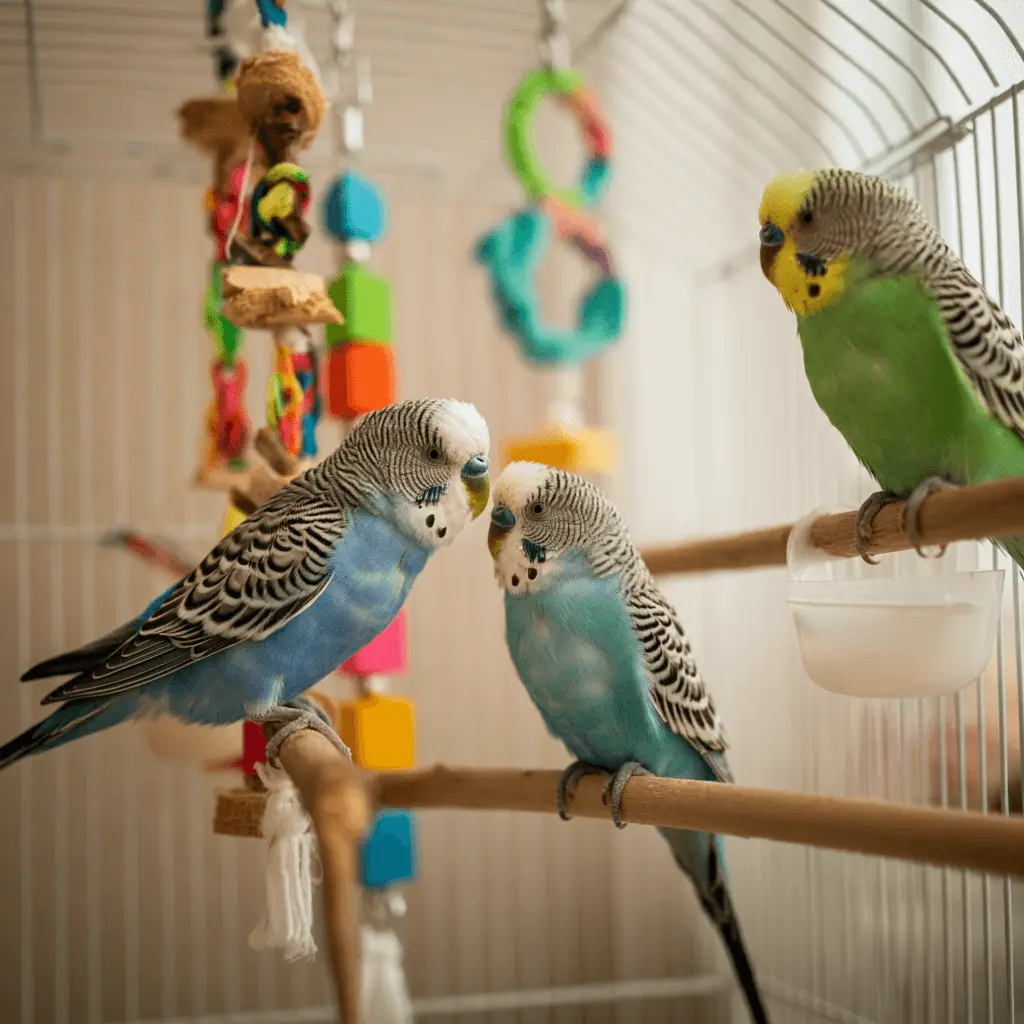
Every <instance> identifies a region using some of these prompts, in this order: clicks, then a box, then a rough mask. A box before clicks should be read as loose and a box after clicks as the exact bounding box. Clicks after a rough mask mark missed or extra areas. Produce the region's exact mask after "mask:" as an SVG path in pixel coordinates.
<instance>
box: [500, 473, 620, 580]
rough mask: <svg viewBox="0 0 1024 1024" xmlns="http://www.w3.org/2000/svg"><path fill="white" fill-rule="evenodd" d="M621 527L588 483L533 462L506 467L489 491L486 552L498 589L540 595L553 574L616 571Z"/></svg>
mask: <svg viewBox="0 0 1024 1024" xmlns="http://www.w3.org/2000/svg"><path fill="white" fill-rule="evenodd" d="M623 537H625V527H624V526H623V524H622V521H621V519H620V518H619V515H618V513H617V512H616V511H615V509H614V507H613V506H612V504H611V502H610V501H609V500H608V499H607V498H606V497H605V495H604V494H603V493H602V492H601V491H600V490H598V488H596V487H595V486H594V485H593V484H591V483H590V482H589V481H587V480H584V479H583V477H581V476H576V475H575V474H573V473H566V472H565V471H564V470H561V469H554V468H553V467H551V466H545V465H542V464H541V463H538V462H511V463H509V465H508V466H506V467H505V469H504V470H503V471H502V473H501V476H500V477H498V481H497V483H496V484H495V486H494V505H493V507H492V508H491V524H490V528H489V530H488V532H487V548H488V550H489V551H490V553H491V558H492V559H493V560H494V574H495V577H496V578H497V580H498V583H499V585H500V586H501V587H503V588H504V589H505V590H506V591H508V592H509V593H510V594H528V593H532V592H534V591H537V590H540V589H543V588H544V587H546V586H548V585H549V584H550V581H551V580H552V579H553V578H554V577H556V576H558V575H559V574H562V573H565V572H567V571H570V570H573V569H579V568H582V569H585V570H586V569H589V570H590V571H592V572H593V573H594V574H595V575H607V574H609V573H610V572H614V571H617V570H618V569H619V568H620V566H619V564H618V562H617V560H615V559H609V558H608V557H607V553H608V552H609V551H612V550H615V549H618V548H619V547H621V541H622V538H623Z"/></svg>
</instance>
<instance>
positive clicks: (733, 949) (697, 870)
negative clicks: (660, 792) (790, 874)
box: [658, 828, 770, 1024]
mask: <svg viewBox="0 0 1024 1024" xmlns="http://www.w3.org/2000/svg"><path fill="white" fill-rule="evenodd" d="M658 831H659V832H660V833H661V834H662V836H664V838H665V840H666V841H667V842H668V845H669V846H670V847H671V848H672V856H673V857H674V858H675V861H676V864H678V865H679V867H680V868H681V869H682V870H683V871H684V872H685V873H686V874H687V875H689V877H690V880H691V881H692V882H693V884H694V888H695V889H696V890H697V896H698V898H699V899H700V904H701V906H702V907H703V908H704V912H705V913H706V914H707V915H708V917H709V918H711V921H712V922H713V923H714V925H715V927H716V928H717V929H718V933H719V934H720V935H721V937H722V941H723V942H724V943H725V948H726V951H727V952H728V954H729V959H730V960H731V961H732V966H733V970H734V971H735V973H736V979H737V980H738V981H739V983H740V988H741V989H743V995H744V998H745V999H746V1001H747V1007H748V1008H749V1010H750V1019H751V1020H752V1021H753V1022H754V1024H770V1022H769V1019H768V1011H767V1010H765V1008H764V1000H763V999H762V997H761V991H760V989H759V988H758V985H757V978H756V977H755V976H754V968H753V966H752V964H751V962H750V956H749V954H748V953H747V947H746V943H744V941H743V934H742V932H741V931H740V922H739V918H738V917H737V916H736V911H735V909H734V908H733V905H732V897H731V896H730V895H729V886H728V883H727V882H726V878H725V863H724V860H723V858H722V850H721V846H720V840H719V838H718V836H712V835H709V834H708V833H706V832H687V831H683V830H681V829H670V828H659V829H658Z"/></svg>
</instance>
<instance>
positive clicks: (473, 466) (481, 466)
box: [461, 455, 491, 480]
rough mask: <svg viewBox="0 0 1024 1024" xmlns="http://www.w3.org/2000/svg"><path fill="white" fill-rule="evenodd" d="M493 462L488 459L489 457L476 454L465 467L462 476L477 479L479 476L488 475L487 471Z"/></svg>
mask: <svg viewBox="0 0 1024 1024" xmlns="http://www.w3.org/2000/svg"><path fill="white" fill-rule="evenodd" d="M490 467H491V464H490V463H489V462H488V461H487V457H486V456H484V455H474V456H473V458H471V459H470V460H469V462H467V463H466V464H465V465H464V466H463V467H462V471H461V476H462V477H463V478H464V479H467V480H475V479H477V478H479V477H482V476H486V475H487V471H488V470H489V469H490Z"/></svg>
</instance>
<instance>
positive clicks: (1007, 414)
mask: <svg viewBox="0 0 1024 1024" xmlns="http://www.w3.org/2000/svg"><path fill="white" fill-rule="evenodd" d="M807 218H810V220H808V219H807ZM797 220H798V222H799V224H800V225H803V227H800V226H797V227H796V228H795V230H796V231H797V232H798V239H797V241H798V244H799V247H800V251H801V252H802V253H805V254H806V255H808V256H811V257H817V258H820V259H825V260H832V259H835V258H836V257H838V256H840V255H841V254H843V253H845V252H849V251H853V252H854V253H856V254H857V255H859V256H862V257H865V258H866V259H867V260H868V261H869V262H870V263H871V264H873V265H874V266H876V267H877V268H878V272H879V273H881V274H884V275H886V276H898V275H900V274H905V273H908V272H913V273H917V274H919V275H920V276H921V279H922V281H923V282H924V284H925V286H926V287H927V288H928V289H929V290H930V291H931V293H932V295H934V297H935V301H936V304H937V305H938V308H939V312H940V313H941V315H942V319H943V322H944V323H945V326H946V330H947V331H948V333H949V338H950V341H951V343H952V346H953V351H954V352H955V354H956V356H957V359H958V361H959V363H960V365H961V366H962V368H963V370H964V372H965V373H966V375H967V377H968V379H969V380H970V381H971V383H972V385H973V386H974V389H975V391H976V393H977V394H978V396H979V398H980V399H981V401H982V402H983V403H984V405H985V407H986V408H987V409H988V410H989V412H991V413H992V414H993V415H994V416H996V417H998V419H999V420H1001V421H1002V423H1004V424H1005V425H1006V426H1007V427H1009V428H1010V429H1011V430H1013V431H1014V433H1016V434H1017V435H1018V436H1019V437H1020V438H1021V439H1022V440H1024V338H1022V336H1021V333H1020V331H1019V330H1018V328H1017V327H1016V326H1015V325H1014V323H1013V321H1012V320H1011V319H1010V318H1009V317H1008V316H1007V315H1006V313H1005V312H1004V311H1003V309H1002V308H1001V307H1000V305H999V303H998V302H996V300H995V299H994V298H993V297H992V296H991V295H990V294H989V293H988V291H987V290H986V289H985V287H984V285H982V284H981V283H980V282H979V281H978V280H977V279H976V278H975V277H974V276H973V275H972V274H971V272H970V271H969V270H968V269H967V267H966V266H965V265H964V263H963V260H961V259H960V257H959V256H958V255H957V254H956V253H955V252H954V251H953V250H952V249H951V248H950V246H949V245H948V244H947V243H946V241H945V240H944V239H943V238H942V236H941V235H940V234H939V232H938V230H937V229H936V228H935V227H934V226H933V225H932V224H931V223H930V222H929V221H928V218H927V216H926V215H925V212H924V210H923V209H922V207H921V205H920V204H919V203H918V202H916V201H915V200H914V199H913V198H911V197H910V196H909V195H907V193H906V192H904V191H903V190H902V189H899V188H897V187H896V186H895V185H892V184H890V183H889V182H887V181H883V180H882V179H881V178H876V177H873V176H872V175H868V174H861V173H858V172H855V171H846V170H838V169H829V170H823V171H820V172H818V173H817V175H816V176H815V180H814V184H813V185H812V186H811V188H810V190H809V191H808V194H807V198H806V200H805V202H804V204H803V206H802V207H801V210H800V212H799V213H798V215H797Z"/></svg>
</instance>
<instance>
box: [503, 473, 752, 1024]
mask: <svg viewBox="0 0 1024 1024" xmlns="http://www.w3.org/2000/svg"><path fill="white" fill-rule="evenodd" d="M487 541H488V547H489V549H490V552H491V557H492V558H493V559H494V568H495V575H496V576H497V578H498V582H499V584H500V586H501V587H502V588H503V590H504V592H505V635H506V639H507V641H508V649H509V653H510V654H511V656H512V661H513V663H514V664H515V667H516V670H517V671H518V673H519V677H520V678H521V679H522V681H523V684H524V685H525V686H526V689H527V692H528V693H529V694H530V697H531V698H532V699H533V702H534V703H535V704H536V705H537V707H538V708H539V710H540V713H541V717H542V718H543V719H544V723H545V724H546V725H547V728H548V730H549V731H550V732H551V733H552V734H553V735H554V736H556V737H557V738H558V739H560V740H561V741H562V742H563V743H564V744H565V745H566V747H568V749H569V751H570V753H571V754H572V755H573V756H574V757H576V758H578V760H577V761H576V762H574V763H573V764H572V765H570V766H569V768H567V769H566V771H565V773H564V774H563V775H562V778H561V781H560V783H559V787H558V808H559V814H560V815H561V816H562V817H563V818H565V819H568V815H567V813H566V799H567V798H568V797H569V796H571V794H572V791H573V789H574V788H575V786H576V784H577V783H578V782H579V780H580V778H582V777H583V776H584V775H587V774H592V773H600V774H605V773H608V774H609V776H610V777H609V779H608V783H607V785H606V788H605V793H606V796H607V797H608V799H609V800H610V803H611V815H612V819H613V820H614V822H615V824H616V825H618V826H619V827H622V824H623V823H622V819H621V809H620V801H621V798H622V791H623V789H624V788H625V785H626V783H627V782H628V781H629V779H630V778H632V776H633V775H637V774H643V775H647V774H651V773H653V774H654V775H658V776H661V777H664V778H679V779H696V780H701V781H708V782H712V781H718V782H731V781H732V775H731V774H730V771H729V766H728V764H727V763H726V759H725V749H726V742H725V738H724V736H723V732H722V725H721V722H720V720H719V717H718V713H717V712H716V710H715V706H714V703H713V702H712V700H711V696H710V694H709V693H708V691H707V689H706V687H705V685H704V680H703V679H702V678H701V675H700V672H699V670H698V668H697V663H696V661H695V660H694V657H693V653H692V651H691V648H690V644H689V642H688V641H687V639H686V635H685V633H684V632H683V627H682V625H680V622H679V619H678V617H677V616H676V613H675V611H674V610H673V609H672V607H671V605H669V603H668V601H666V600H665V598H664V597H663V596H662V594H661V592H660V591H659V590H658V588H657V586H656V585H655V583H654V580H653V578H652V577H651V574H650V572H649V571H648V569H647V567H646V565H644V562H643V559H642V558H641V557H640V553H639V552H638V551H637V549H636V547H635V546H634V544H633V542H632V540H631V539H630V537H629V533H628V531H627V529H626V526H625V524H624V523H623V521H622V518H621V517H620V515H619V513H618V512H617V510H616V509H615V508H614V506H613V505H612V504H611V502H610V501H609V500H608V499H607V497H605V495H604V494H603V493H602V492H601V491H600V490H598V488H596V487H595V486H594V485H593V484H591V483H588V482H587V481H586V480H584V479H583V478H582V477H578V476H574V475H572V474H570V473H566V472H563V471H562V470H558V469H552V468H550V467H548V466H543V465H539V464H537V463H531V462H513V463H511V464H510V465H509V466H507V467H506V468H505V470H504V471H503V472H502V474H501V476H500V477H499V479H498V482H497V483H496V485H495V488H494V507H493V508H492V510H491V524H490V530H489V532H488V538H487ZM658 831H659V832H661V834H662V835H663V836H664V838H665V839H666V840H667V841H668V844H669V846H670V847H671V848H672V854H673V856H674V857H675V860H676V863H677V864H678V865H679V867H680V868H682V870H683V871H684V872H685V873H686V874H687V875H689V877H690V879H691V880H692V882H693V884H694V886H695V888H696V890H697V895H698V897H699V898H700V902H701V905H702V906H703V908H704V910H705V912H706V913H707V914H708V916H709V917H710V918H711V920H712V922H713V923H714V924H715V926H716V927H717V928H718V930H719V932H720V934H721V936H722V939H723V940H724V942H725V945H726V948H727V950H728V953H729V956H730V958H731V960H732V963H733V967H734V969H735V971H736V975H737V978H738V979H739V982H740V985H741V986H742V989H743V992H744V995H745V996H746V1000H747V1004H748V1006H749V1009H750V1014H751V1017H752V1019H753V1020H754V1021H755V1022H756V1024H766V1022H767V1020H768V1016H767V1014H766V1012H765V1009H764V1003H763V1000H762V998H761V995H760V992H759V990H758V985H757V981H756V979H755V977H754V972H753V968H752V966H751V963H750V959H749V956H748V955H747V950H746V946H745V944H744V942H743V937H742V935H741V933H740V927H739V922H738V920H737V917H736V912H735V910H734V908H733V904H732V899H731V897H730V894H729V889H728V885H727V881H726V875H725V861H724V852H723V848H722V841H721V837H719V836H716V835H711V834H708V833H704V832H690V831H684V830H680V829H668V828H662V829H659V830H658Z"/></svg>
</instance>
